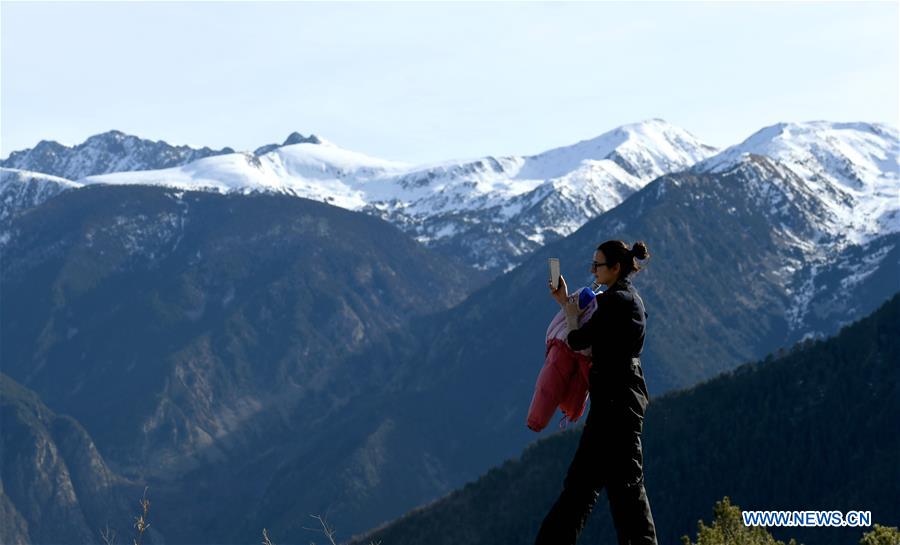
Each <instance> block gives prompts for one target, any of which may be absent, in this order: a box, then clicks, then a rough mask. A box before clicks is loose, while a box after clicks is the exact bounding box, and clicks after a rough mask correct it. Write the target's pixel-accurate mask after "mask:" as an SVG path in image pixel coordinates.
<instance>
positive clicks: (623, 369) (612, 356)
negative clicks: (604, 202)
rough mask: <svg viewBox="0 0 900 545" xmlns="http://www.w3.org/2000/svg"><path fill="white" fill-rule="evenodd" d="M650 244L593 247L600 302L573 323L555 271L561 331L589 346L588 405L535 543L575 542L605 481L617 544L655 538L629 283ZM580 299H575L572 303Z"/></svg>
mask: <svg viewBox="0 0 900 545" xmlns="http://www.w3.org/2000/svg"><path fill="white" fill-rule="evenodd" d="M649 256H650V254H649V252H648V251H647V245H646V244H644V243H643V242H636V243H635V244H634V246H633V247H632V248H631V249H630V250H629V249H628V246H627V245H626V244H625V243H624V242H623V241H621V240H608V241H606V242H604V243H603V244H601V245H600V246H598V247H597V250H596V251H595V252H594V262H593V263H592V264H591V273H592V274H593V275H594V278H595V280H596V282H597V284H605V285H606V286H608V289H607V290H606V291H605V292H603V293H602V294H601V295H599V296H597V309H596V310H595V311H594V314H593V315H592V316H591V318H590V320H588V321H587V322H585V323H584V325H583V326H582V327H581V328H579V327H578V318H577V316H578V314H577V312H578V309H577V308H572V306H573V305H572V304H567V298H568V287H567V285H566V281H565V279H564V278H562V277H561V276H560V280H559V286H558V287H557V289H556V290H553V287H552V286H550V293H551V295H552V296H553V298H554V299H556V301H557V302H558V303H559V304H560V306H562V307H563V308H565V309H566V319H567V327H568V329H569V333H568V336H567V338H566V340H567V342H568V343H569V346H571V347H572V349H574V350H582V349H584V348H587V347H591V357H592V364H591V372H590V388H591V390H590V396H591V407H590V410H589V412H588V417H587V422H586V423H585V426H584V430H583V431H582V432H581V440H580V442H579V443H578V450H577V451H576V452H575V458H574V459H573V460H572V463H571V465H570V466H569V470H568V473H567V474H566V478H565V480H564V481H563V491H562V493H561V494H560V496H559V499H557V500H556V503H555V504H554V505H553V507H552V508H551V509H550V512H549V513H548V514H547V516H546V518H544V522H543V524H542V525H541V529H540V531H539V532H538V536H537V540H536V541H535V543H536V544H539V545H543V544H554V545H559V544H564V543H569V544H574V543H575V542H576V540H577V539H578V534H580V533H581V530H582V528H584V525H585V522H586V521H587V517H588V515H589V514H590V512H591V509H592V508H593V506H594V503H595V502H596V501H597V498H598V497H599V495H600V490H601V489H602V488H603V487H606V495H607V497H608V498H609V509H610V512H611V514H612V518H613V524H614V525H615V528H616V535H617V536H618V542H619V545H625V544H630V545H635V544H641V545H646V544H653V545H656V528H655V526H654V524H653V516H652V514H651V513H650V503H649V501H648V500H647V492H646V490H645V489H644V471H643V455H642V452H641V432H642V430H643V422H644V411H645V410H646V408H647V405H648V404H649V403H650V396H649V394H648V393H647V386H646V384H645V383H644V375H643V371H642V370H641V360H640V358H639V355H640V353H641V351H642V350H643V347H644V328H645V326H646V318H647V313H646V312H645V311H644V302H643V301H642V300H641V297H640V295H638V292H637V290H635V288H634V286H633V285H632V283H631V276H632V275H633V274H634V273H636V272H638V271H640V270H641V267H640V265H638V262H637V260H638V259H641V260H643V259H646V258H648V257H649ZM576 304H577V303H576Z"/></svg>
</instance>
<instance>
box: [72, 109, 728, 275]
mask: <svg viewBox="0 0 900 545" xmlns="http://www.w3.org/2000/svg"><path fill="white" fill-rule="evenodd" d="M290 142H291V139H290V138H289V139H288V141H286V143H285V145H282V146H281V147H277V148H275V149H272V150H271V151H268V152H265V150H266V149H267V148H266V147H263V148H260V149H259V150H257V151H262V152H265V153H262V154H257V153H250V152H247V153H233V154H227V155H221V156H216V157H208V158H205V159H201V160H199V161H194V162H192V163H189V164H187V165H183V166H180V167H174V168H169V169H163V170H153V171H139V172H128V173H113V174H106V175H100V176H89V177H86V178H83V179H81V180H79V181H80V182H82V183H85V184H92V183H106V184H160V185H167V186H173V187H178V188H184V189H204V190H214V191H219V192H244V193H246V192H252V191H267V192H280V193H288V194H292V195H296V196H301V197H306V198H310V199H315V200H319V201H323V202H327V203H330V204H333V205H336V206H341V207H344V208H348V209H350V210H359V211H364V212H367V213H370V214H373V215H377V216H379V217H382V218H384V219H387V220H389V221H391V222H393V223H395V224H397V225H398V226H400V227H401V228H403V229H404V230H405V231H407V232H408V233H410V234H412V235H413V236H415V237H416V238H417V239H418V240H419V241H421V242H423V243H426V244H428V245H430V246H434V247H437V248H439V249H441V250H444V251H445V252H446V253H449V254H451V255H455V256H457V257H460V258H462V259H464V260H465V261H466V262H468V263H470V264H472V265H474V266H476V267H478V268H481V269H491V270H506V269H509V268H511V267H512V266H514V265H515V264H516V263H518V262H519V260H520V258H521V257H522V256H523V255H525V254H527V253H530V252H531V251H533V250H534V249H535V248H538V247H540V246H541V245H542V244H544V243H546V242H548V241H549V240H555V239H557V238H559V237H563V236H566V235H568V234H570V233H572V232H573V231H574V230H576V229H577V228H578V227H580V226H581V225H583V224H584V223H585V222H586V221H588V220H589V219H591V218H593V217H595V216H597V215H598V214H601V213H603V212H605V211H606V210H609V209H610V208H612V207H614V206H616V205H618V204H619V203H620V202H622V201H623V200H624V199H625V198H627V197H628V196H629V195H631V194H632V193H634V192H635V191H636V190H638V189H640V188H641V187H643V186H644V185H645V184H646V183H648V182H650V181H651V180H653V179H654V178H656V177H658V176H660V175H662V174H665V173H667V172H673V171H678V170H683V169H686V168H688V167H690V166H691V165H693V164H694V163H696V162H697V161H700V160H702V159H704V158H706V157H709V156H710V155H712V154H713V153H714V152H715V151H716V150H715V148H712V147H711V146H708V145H706V144H704V143H702V142H701V141H699V140H698V139H697V138H695V137H694V136H692V135H691V134H690V133H688V132H687V131H685V130H683V129H680V128H678V127H674V126H672V125H670V124H668V123H666V122H665V121H663V120H661V119H652V120H648V121H644V122H641V123H634V124H630V125H624V126H622V127H618V128H616V129H614V130H612V131H609V132H607V133H604V134H602V135H600V136H599V137H597V138H593V139H590V140H585V141H582V142H579V143H577V144H574V145H572V146H567V147H561V148H557V149H553V150H550V151H547V152H544V153H541V154H538V155H533V156H505V157H492V156H487V157H483V158H478V159H472V160H454V161H446V162H440V163H435V164H426V165H411V164H407V163H400V162H393V161H384V160H381V159H375V158H372V157H368V156H365V155H362V154H359V153H355V152H351V151H347V150H343V149H341V148H339V147H337V146H335V145H334V144H331V143H329V142H325V141H322V140H321V139H318V138H316V143H311V142H307V141H304V142H303V143H297V144H291V143H290Z"/></svg>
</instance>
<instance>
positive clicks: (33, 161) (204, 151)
mask: <svg viewBox="0 0 900 545" xmlns="http://www.w3.org/2000/svg"><path fill="white" fill-rule="evenodd" d="M226 153H234V150H233V149H231V148H227V147H226V148H222V149H220V150H213V149H210V148H207V147H203V148H199V149H197V148H191V147H189V146H172V145H169V144H167V143H166V142H163V141H153V140H145V139H143V138H138V137H137V136H132V135H130V134H125V133H123V132H121V131H108V132H105V133H102V134H96V135H94V136H91V137H90V138H88V139H87V140H85V141H84V142H82V143H81V144H78V145H76V146H65V145H63V144H60V143H59V142H55V141H52V140H41V141H40V142H39V143H38V144H37V145H36V146H35V147H33V148H30V149H26V150H22V151H14V152H12V153H11V154H10V155H9V157H8V158H7V159H4V160H3V161H0V166H2V167H5V168H15V169H19V170H30V171H34V172H42V173H44V174H50V175H53V176H58V177H60V178H66V179H69V180H77V179H78V178H83V177H85V176H91V175H93V174H105V173H108V172H122V171H128V170H149V169H157V168H167V167H172V166H176V165H183V164H185V163H189V162H191V161H196V160H197V159H202V158H203V157H209V156H213V155H223V154H226Z"/></svg>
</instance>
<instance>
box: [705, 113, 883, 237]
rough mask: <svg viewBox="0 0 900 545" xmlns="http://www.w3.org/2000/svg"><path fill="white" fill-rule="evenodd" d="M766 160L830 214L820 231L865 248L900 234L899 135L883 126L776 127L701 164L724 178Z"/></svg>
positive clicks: (821, 124) (817, 123)
mask: <svg viewBox="0 0 900 545" xmlns="http://www.w3.org/2000/svg"><path fill="white" fill-rule="evenodd" d="M751 153H752V154H756V155H765V156H767V157H771V158H772V159H775V160H776V161H778V162H779V163H781V164H783V165H785V166H787V167H788V168H790V169H791V170H793V171H794V172H795V173H797V174H798V175H799V176H800V177H801V178H802V179H803V180H804V181H805V183H806V185H807V186H808V188H809V190H810V191H811V192H813V193H814V194H815V195H816V196H817V198H818V199H819V200H820V202H821V204H822V205H823V206H824V207H825V208H826V209H827V213H826V214H823V215H822V217H821V224H822V228H823V229H824V230H825V231H826V232H827V233H829V234H830V235H833V236H835V237H837V238H842V239H844V240H845V241H846V242H852V243H864V242H866V241H868V240H870V239H871V238H872V237H874V236H878V235H881V234H884V233H888V232H897V231H900V165H898V157H900V133H898V131H897V129H895V128H893V127H890V126H888V125H884V124H879V123H830V122H827V121H810V122H806V123H778V124H775V125H772V126H770V127H766V128H764V129H761V130H759V131H757V132H756V133H754V134H753V135H751V136H750V137H749V138H747V139H746V140H744V141H743V142H741V143H740V144H737V145H735V146H731V147H729V148H727V149H725V150H724V151H722V152H721V153H719V154H717V155H714V156H712V157H710V158H708V159H706V160H704V161H701V162H700V163H698V164H697V165H695V166H694V167H693V168H694V170H696V171H699V172H721V171H723V170H725V169H728V168H730V167H731V166H733V165H734V164H735V163H737V162H738V161H740V159H741V157H743V156H746V155H747V154H751Z"/></svg>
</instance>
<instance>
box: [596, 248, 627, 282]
mask: <svg viewBox="0 0 900 545" xmlns="http://www.w3.org/2000/svg"><path fill="white" fill-rule="evenodd" d="M598 263H606V256H605V255H603V251H602V250H597V251H596V252H594V263H592V264H591V273H592V274H593V275H594V279H595V280H597V283H598V284H605V285H607V286H611V285H613V284H615V282H616V279H618V277H619V269H620V268H621V265H619V264H618V263H616V264H615V265H614V266H613V268H612V269H610V268H609V266H607V265H600V266H597V264H598Z"/></svg>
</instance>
